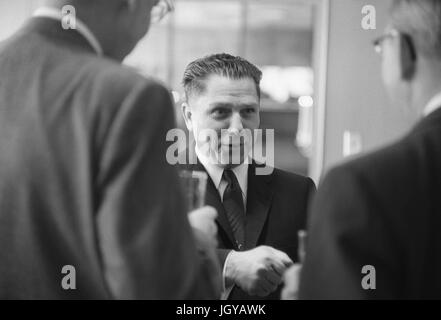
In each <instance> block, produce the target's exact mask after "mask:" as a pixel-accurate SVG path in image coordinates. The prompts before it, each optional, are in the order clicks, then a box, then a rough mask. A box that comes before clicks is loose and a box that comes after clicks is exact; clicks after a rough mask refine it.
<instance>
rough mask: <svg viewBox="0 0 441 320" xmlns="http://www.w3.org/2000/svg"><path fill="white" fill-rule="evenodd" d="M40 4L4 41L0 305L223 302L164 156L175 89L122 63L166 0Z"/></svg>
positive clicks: (0, 61) (0, 47)
mask: <svg viewBox="0 0 441 320" xmlns="http://www.w3.org/2000/svg"><path fill="white" fill-rule="evenodd" d="M47 4H48V6H47V7H44V8H41V9H39V10H38V11H37V12H36V13H35V17H33V18H32V19H30V21H28V22H27V23H26V25H25V26H24V27H23V28H22V29H21V30H20V31H18V32H17V33H16V34H15V35H13V36H12V37H11V38H9V39H8V40H6V41H5V42H3V43H1V44H0V299H5V298H7V299H17V298H18V299H80V298H81V299H89V298H90V299H107V298H123V299H138V298H143V299H178V298H179V299H180V298H197V299H203V298H216V297H218V296H219V295H218V294H219V292H220V281H219V285H218V286H217V287H219V290H217V289H216V283H215V280H216V274H215V271H216V266H215V265H212V264H209V263H207V262H206V261H205V260H203V259H205V258H208V257H209V256H201V255H209V254H210V250H209V248H204V247H200V250H202V251H200V252H199V253H198V250H197V248H196V246H195V238H194V237H193V234H192V232H191V228H190V226H189V223H188V219H187V215H186V213H185V212H184V211H183V209H182V203H183V201H182V196H181V194H180V192H179V190H178V189H177V185H178V178H177V173H176V172H175V171H174V170H171V169H170V167H169V166H168V165H167V163H166V161H165V153H166V144H165V137H166V134H167V131H168V130H169V129H170V128H173V127H174V126H175V123H174V116H173V107H172V103H171V99H170V96H169V93H168V91H167V90H166V89H165V88H164V87H162V86H161V85H160V84H158V83H156V82H155V81H153V80H147V79H145V78H143V77H141V76H139V75H137V74H135V73H134V72H132V71H131V70H129V69H128V68H125V67H122V66H121V65H120V62H121V61H122V59H123V58H124V57H125V56H126V55H127V54H128V53H129V52H130V51H131V50H132V49H133V47H134V46H135V45H136V43H137V41H139V39H140V38H141V37H143V36H144V35H145V33H146V32H147V30H148V28H149V24H150V16H149V14H148V13H149V12H150V11H152V10H153V11H154V12H158V11H157V10H158V9H159V12H160V11H161V10H160V8H158V7H156V6H158V5H164V3H163V2H161V3H158V1H153V0H151V1H150V0H87V1H84V0H70V1H61V0H58V1H48V3H47ZM67 4H69V5H73V6H74V7H75V9H76V10H75V11H76V17H73V16H70V19H69V21H64V20H63V15H62V8H63V6H64V5H67ZM153 11H152V12H153ZM72 12H73V11H72V10H70V14H72ZM66 25H70V26H74V29H65V27H66ZM206 210H208V211H210V212H209V214H212V211H213V210H214V209H211V210H209V209H206ZM198 235H199V236H201V233H200V232H199V233H198ZM201 243H202V244H203V243H204V241H202V242H201ZM212 254H213V257H214V258H215V259H217V257H216V254H215V251H214V248H212ZM203 261H205V262H203ZM218 270H219V269H218ZM212 272H214V273H213V274H212ZM219 276H220V270H219ZM219 279H220V277H219Z"/></svg>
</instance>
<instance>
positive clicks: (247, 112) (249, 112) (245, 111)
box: [244, 108, 256, 114]
mask: <svg viewBox="0 0 441 320" xmlns="http://www.w3.org/2000/svg"><path fill="white" fill-rule="evenodd" d="M255 112H256V110H255V109H254V108H246V109H245V110H244V113H246V114H251V113H255Z"/></svg>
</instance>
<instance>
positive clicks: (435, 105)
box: [423, 92, 441, 117]
mask: <svg viewBox="0 0 441 320" xmlns="http://www.w3.org/2000/svg"><path fill="white" fill-rule="evenodd" d="M439 108H441V92H439V93H438V94H436V95H435V96H434V97H433V98H432V99H430V101H429V103H428V104H427V105H426V107H425V108H424V111H423V115H424V116H425V117H427V116H428V115H429V114H430V113H432V112H434V111H435V110H438V109H439Z"/></svg>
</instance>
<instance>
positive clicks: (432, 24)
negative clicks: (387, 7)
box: [391, 0, 441, 59]
mask: <svg viewBox="0 0 441 320" xmlns="http://www.w3.org/2000/svg"><path fill="white" fill-rule="evenodd" d="M391 19H392V27H394V28H396V29H397V30H398V31H400V32H402V33H405V34H407V35H408V36H409V37H410V38H411V39H412V41H413V44H414V46H415V49H416V51H417V53H418V54H421V55H423V56H425V57H428V58H435V59H441V1H440V0H394V1H393V3H392V7H391Z"/></svg>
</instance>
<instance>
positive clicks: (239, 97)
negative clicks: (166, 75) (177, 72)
mask: <svg viewBox="0 0 441 320" xmlns="http://www.w3.org/2000/svg"><path fill="white" fill-rule="evenodd" d="M261 78H262V72H261V71H260V70H259V69H258V68H257V67H256V66H254V65H253V64H251V63H250V62H248V61H246V60H245V59H243V58H240V57H233V56H231V55H228V54H216V55H211V56H207V57H205V58H202V59H198V60H196V61H193V62H192V63H190V64H189V65H188V67H187V68H186V70H185V73H184V79H183V85H184V89H185V94H186V102H185V103H184V104H183V105H182V112H183V115H184V119H185V122H186V125H187V128H188V129H189V131H190V132H192V133H193V136H194V138H195V141H196V144H197V147H198V149H199V150H200V151H202V152H204V153H205V155H208V156H209V157H210V159H211V160H213V161H215V162H216V163H217V164H218V165H219V166H222V167H225V168H228V167H235V166H237V165H239V164H240V163H242V162H243V161H244V160H245V159H246V158H247V155H248V153H249V151H250V148H251V144H252V139H250V138H251V137H250V135H249V133H251V132H252V131H253V130H255V129H258V128H259V125H260V115H259V111H260V88H259V84H260V80H261ZM207 129H209V130H207ZM247 129H248V130H247ZM210 132H215V134H216V139H213V137H212V136H210V134H209V133H210ZM210 139H211V140H210ZM213 142H216V143H214V144H213ZM207 152H208V153H207ZM213 156H215V158H213ZM236 159H239V160H240V161H235V160H236ZM225 160H227V161H225Z"/></svg>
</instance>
